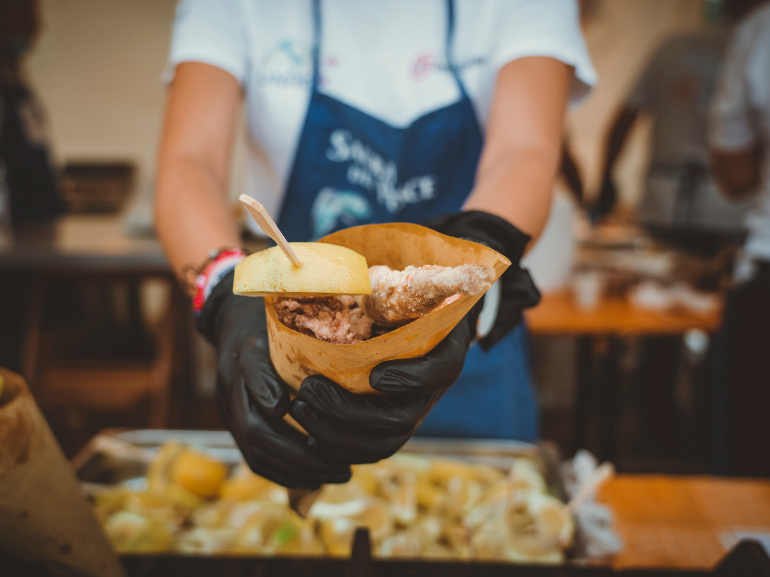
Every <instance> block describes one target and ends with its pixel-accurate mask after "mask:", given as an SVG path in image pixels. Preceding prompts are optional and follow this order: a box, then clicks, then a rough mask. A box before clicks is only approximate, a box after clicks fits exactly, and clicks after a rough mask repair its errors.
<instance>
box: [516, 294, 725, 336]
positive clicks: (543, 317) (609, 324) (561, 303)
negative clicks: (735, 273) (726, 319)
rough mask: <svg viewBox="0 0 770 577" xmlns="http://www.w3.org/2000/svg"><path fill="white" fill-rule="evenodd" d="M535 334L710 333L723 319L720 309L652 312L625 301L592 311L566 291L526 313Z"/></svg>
mask: <svg viewBox="0 0 770 577" xmlns="http://www.w3.org/2000/svg"><path fill="white" fill-rule="evenodd" d="M525 316H526V320H527V327H528V328H529V330H530V332H531V333H532V334H534V335H578V336H579V335H600V336H602V335H652V334H655V335H666V334H668V335H670V334H682V333H684V332H686V331H688V330H692V329H700V330H704V331H707V332H713V331H715V330H716V329H717V328H718V327H719V323H720V322H721V320H722V311H721V308H720V307H717V308H715V309H714V310H712V311H710V312H708V313H697V312H693V311H691V310H688V309H672V310H669V311H652V310H643V309H637V308H634V307H632V306H631V305H630V304H629V302H628V301H627V300H626V299H624V298H617V297H615V298H605V299H602V300H600V301H599V303H598V304H597V306H596V307H595V308H593V309H589V310H584V309H581V308H579V307H578V306H577V305H576V304H575V303H574V301H573V299H572V296H571V295H570V294H569V292H568V291H561V292H554V293H546V294H544V295H543V298H542V300H541V301H540V304H538V305H537V306H536V307H534V308H532V309H530V310H528V311H527V312H526V313H525Z"/></svg>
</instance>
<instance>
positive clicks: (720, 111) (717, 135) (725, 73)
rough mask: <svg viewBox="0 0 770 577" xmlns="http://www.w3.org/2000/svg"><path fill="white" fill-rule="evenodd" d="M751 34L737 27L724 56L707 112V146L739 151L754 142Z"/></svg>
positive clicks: (749, 31)
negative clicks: (751, 95) (750, 74)
mask: <svg viewBox="0 0 770 577" xmlns="http://www.w3.org/2000/svg"><path fill="white" fill-rule="evenodd" d="M752 37H753V34H751V30H750V29H748V28H742V27H739V28H738V30H737V31H736V33H735V36H734V37H733V40H732V42H731V44H730V46H729V48H728V50H727V54H726V55H725V60H724V62H723V64H722V71H721V74H720V78H719V82H718V84H717V90H716V93H715V94H714V98H713V100H712V102H711V110H710V111H709V117H710V118H709V120H710V122H709V146H711V147H712V148H716V149H720V150H741V149H744V148H748V147H750V146H751V145H753V144H754V143H756V141H757V137H758V135H757V133H756V129H755V124H754V123H753V122H752V119H751V115H752V113H751V106H750V102H749V77H748V74H747V72H748V70H747V67H748V62H749V57H750V55H751V50H752V40H753V38H752Z"/></svg>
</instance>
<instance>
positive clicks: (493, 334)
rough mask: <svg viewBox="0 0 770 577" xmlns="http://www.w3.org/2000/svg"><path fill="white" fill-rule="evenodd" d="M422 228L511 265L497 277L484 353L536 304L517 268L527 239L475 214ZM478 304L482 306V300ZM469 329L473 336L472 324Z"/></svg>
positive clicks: (488, 216) (536, 297) (506, 224)
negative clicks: (496, 298)
mask: <svg viewBox="0 0 770 577" xmlns="http://www.w3.org/2000/svg"><path fill="white" fill-rule="evenodd" d="M424 225H425V226H427V227H429V228H432V229H433V230H436V231H438V232H440V233H443V234H446V235H449V236H454V237H457V238H464V239H467V240H472V241H474V242H479V243H481V244H484V245H486V246H488V247H489V248H491V249H493V250H496V251H497V252H499V253H500V254H502V255H504V256H505V257H506V258H508V260H510V261H511V266H510V267H508V269H507V270H506V271H505V272H504V273H503V275H502V276H501V277H500V283H501V290H500V308H499V310H498V313H497V320H496V321H495V324H494V325H493V327H492V330H491V331H489V334H487V335H486V336H485V337H484V338H483V339H481V341H480V342H481V346H482V348H483V349H484V350H488V349H489V348H490V347H492V345H494V344H495V343H496V342H497V341H499V340H500V339H501V338H503V337H504V336H505V335H506V334H507V333H508V332H509V331H510V330H511V329H513V328H514V327H515V326H516V325H517V324H519V321H521V313H522V311H523V310H524V309H526V308H529V307H531V306H534V305H536V304H537V303H538V302H540V292H539V291H538V290H537V287H535V283H534V282H532V277H531V276H529V273H528V272H527V271H526V270H525V269H523V268H521V264H520V261H521V256H522V255H523V254H524V249H525V247H526V246H527V243H528V242H529V241H530V236H529V235H527V234H525V233H523V232H521V231H520V230H519V229H518V228H516V227H515V226H513V225H512V224H511V223H510V222H508V221H507V220H505V219H503V218H500V217H499V216H495V215H493V214H489V213H487V212H481V211H478V210H469V211H467V212H460V213H457V214H449V215H445V216H441V217H438V218H435V219H433V220H430V221H428V222H426V223H424ZM480 302H483V299H482V301H480ZM479 306H480V305H477V306H476V307H474V310H473V311H472V314H475V315H478V312H479V309H478V307H479ZM470 320H473V319H470ZM472 326H473V327H474V332H475V326H476V324H475V322H473V324H472Z"/></svg>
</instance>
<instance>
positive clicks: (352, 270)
mask: <svg viewBox="0 0 770 577" xmlns="http://www.w3.org/2000/svg"><path fill="white" fill-rule="evenodd" d="M290 244H291V247H292V248H293V249H294V252H296V253H297V256H298V257H299V259H300V260H301V261H302V266H299V267H295V266H294V265H292V264H291V262H290V261H289V259H288V258H286V255H284V254H283V252H281V249H280V248H279V247H277V246H274V247H272V248H268V249H266V250H263V251H261V252H258V253H255V254H252V255H251V256H249V257H248V258H246V259H244V260H243V261H241V262H240V263H239V264H238V266H236V267H235V280H234V282H233V292H234V293H235V294H240V295H246V296H254V297H258V296H322V295H335V294H343V295H359V294H371V293H372V287H371V285H370V284H369V267H368V265H367V263H366V259H365V258H364V257H363V256H361V255H360V254H358V253H357V252H355V251H353V250H351V249H349V248H345V247H344V246H337V245H335V244H326V243H322V242H292V243H290Z"/></svg>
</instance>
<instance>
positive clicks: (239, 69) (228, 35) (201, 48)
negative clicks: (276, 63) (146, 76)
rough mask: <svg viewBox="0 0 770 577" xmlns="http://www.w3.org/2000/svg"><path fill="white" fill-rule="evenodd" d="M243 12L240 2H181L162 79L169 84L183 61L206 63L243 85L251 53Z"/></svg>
mask: <svg viewBox="0 0 770 577" xmlns="http://www.w3.org/2000/svg"><path fill="white" fill-rule="evenodd" d="M242 12H243V11H242V5H241V1H240V0H182V1H181V2H180V3H179V5H178V6H177V9H176V17H175V19H174V25H173V30H172V35H171V49H170V53H169V57H168V62H167V64H166V69H165V71H164V73H163V80H164V81H165V82H170V81H171V80H172V79H173V77H174V72H175V70H176V67H177V65H178V64H180V63H182V62H203V63H204V64H211V65H212V66H216V67H218V68H221V69H223V70H225V71H226V72H229V73H230V74H232V75H233V76H234V77H235V78H236V79H237V80H238V81H239V82H240V83H241V84H244V83H245V81H246V75H247V73H248V70H249V66H248V62H249V57H248V55H249V51H248V39H247V35H246V33H245V30H244V27H243V22H244V18H243V13H242Z"/></svg>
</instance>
